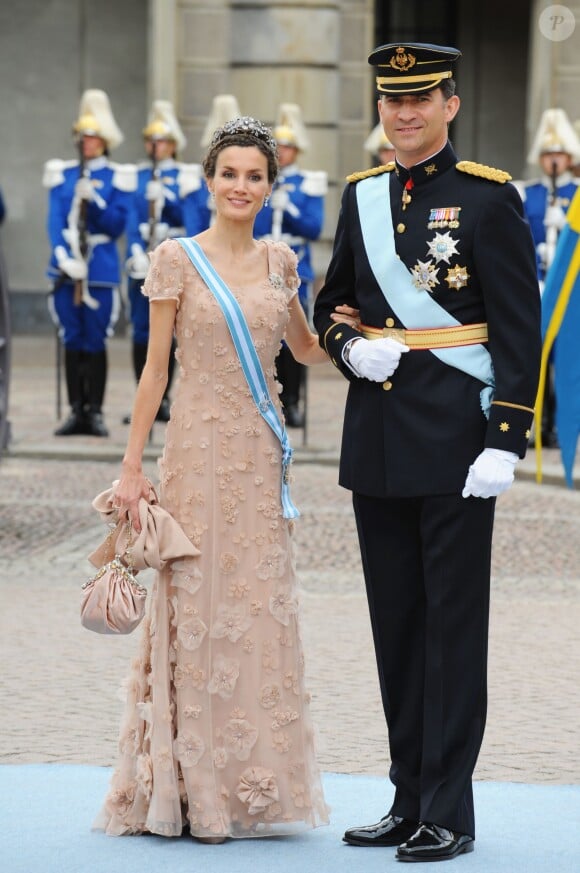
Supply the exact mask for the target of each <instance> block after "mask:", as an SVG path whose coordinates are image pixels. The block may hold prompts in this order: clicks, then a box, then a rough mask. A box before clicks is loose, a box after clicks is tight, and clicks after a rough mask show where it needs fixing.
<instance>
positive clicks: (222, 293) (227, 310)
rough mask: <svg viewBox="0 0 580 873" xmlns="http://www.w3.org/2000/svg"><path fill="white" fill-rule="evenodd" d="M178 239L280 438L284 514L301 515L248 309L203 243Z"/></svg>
mask: <svg viewBox="0 0 580 873" xmlns="http://www.w3.org/2000/svg"><path fill="white" fill-rule="evenodd" d="M177 242H178V243H179V244H180V245H181V246H182V248H183V249H184V250H185V252H186V254H187V256H188V257H189V259H190V261H191V262H192V264H193V265H194V267H195V268H196V270H197V271H198V273H199V275H200V276H201V278H202V279H203V281H204V282H205V284H206V285H207V287H208V288H209V290H210V291H211V293H212V294H213V296H214V297H215V299H216V300H217V302H218V303H219V305H220V307H221V310H222V312H223V314H224V318H225V320H226V324H227V326H228V328H229V331H230V334H231V336H232V340H233V342H234V346H235V348H236V351H237V353H238V356H239V359H240V363H241V365H242V369H243V371H244V376H245V377H246V381H247V383H248V385H249V388H250V391H251V392H252V397H253V398H254V403H255V404H256V406H257V407H258V411H259V412H260V415H261V416H262V417H263V419H264V420H265V421H266V423H267V424H268V425H269V426H270V428H271V429H272V430H273V431H274V433H275V434H276V436H277V437H278V439H279V440H280V445H281V447H282V513H283V515H284V518H297V517H298V516H299V515H300V513H299V512H298V510H297V509H296V507H295V506H294V504H293V503H292V500H291V499H290V489H289V487H288V478H289V472H290V463H291V461H292V448H291V446H290V440H289V439H288V434H287V433H286V429H285V427H284V426H283V425H282V423H281V421H280V419H279V418H278V414H277V412H276V409H275V408H274V404H273V403H272V400H271V399H270V393H269V391H268V385H267V384H266V377H265V376H264V371H263V370H262V365H261V364H260V359H259V358H258V355H257V353H256V349H255V346H254V343H253V340H252V335H251V334H250V330H249V328H248V325H247V323H246V319H245V318H244V313H243V312H242V310H241V307H240V305H239V303H238V301H237V300H236V298H235V297H234V295H233V294H232V292H231V291H230V289H229V288H228V286H227V285H226V283H225V282H224V281H223V279H222V278H221V277H220V276H219V275H218V274H217V273H216V271H215V270H214V268H213V267H212V265H211V264H210V262H209V261H208V259H207V258H206V256H205V254H204V253H203V250H202V248H201V246H200V245H199V243H197V242H195V241H194V240H192V239H188V238H186V237H179V238H178V239H177Z"/></svg>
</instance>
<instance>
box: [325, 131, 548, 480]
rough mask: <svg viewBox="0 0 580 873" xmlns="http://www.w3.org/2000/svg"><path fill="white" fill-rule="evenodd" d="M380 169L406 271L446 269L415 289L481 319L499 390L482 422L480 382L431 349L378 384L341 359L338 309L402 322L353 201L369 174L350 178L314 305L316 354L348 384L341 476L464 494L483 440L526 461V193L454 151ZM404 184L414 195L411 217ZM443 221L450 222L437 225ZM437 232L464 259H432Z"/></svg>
mask: <svg viewBox="0 0 580 873" xmlns="http://www.w3.org/2000/svg"><path fill="white" fill-rule="evenodd" d="M384 171H385V172H390V180H389V184H390V206H391V213H392V218H393V228H394V229H395V230H394V234H395V245H396V250H397V254H398V255H399V257H400V258H401V259H402V261H403V263H404V264H405V265H406V266H407V268H408V269H409V271H411V270H412V269H413V267H416V266H417V264H418V262H419V261H421V262H422V263H426V262H430V263H431V264H432V265H434V266H436V267H437V268H438V271H437V282H436V283H435V285H434V287H433V288H431V289H430V290H429V291H427V290H419V289H417V291H416V293H418V294H426V293H431V294H432V295H433V298H434V299H435V300H436V301H437V303H438V304H439V305H440V306H442V307H443V308H444V309H446V310H447V311H448V312H449V313H451V314H452V315H453V317H454V318H456V319H457V320H458V321H459V322H460V323H461V324H475V323H478V322H487V324H488V334H489V341H488V345H487V348H488V349H489V352H490V354H491V358H492V362H493V367H494V372H495V383H496V388H495V394H494V400H493V404H492V407H491V413H490V416H489V419H487V418H486V417H485V416H484V414H483V412H482V409H481V404H480V391H481V389H482V388H483V387H484V386H483V384H482V383H481V382H479V381H478V380H477V379H475V378H474V377H472V376H470V375H467V374H466V373H464V372H462V371H461V370H459V369H456V368H455V367H451V366H449V365H447V364H444V363H442V362H441V361H440V360H439V359H438V358H436V357H435V355H434V354H433V353H432V352H431V351H428V350H427V351H418V350H412V351H410V352H408V353H407V354H404V355H402V357H401V362H400V364H399V367H398V369H397V370H396V371H395V373H394V374H393V376H392V377H391V378H390V379H389V380H387V382H386V383H384V384H382V383H376V382H370V381H369V380H367V379H359V378H358V377H356V376H355V375H354V374H353V372H352V371H351V370H350V369H349V367H348V366H347V365H346V364H345V363H344V361H343V360H342V350H343V347H344V345H345V343H347V342H348V340H349V339H352V338H353V337H354V336H357V335H358V334H357V332H356V330H355V329H354V328H351V327H349V326H347V325H342V324H340V325H336V324H334V322H332V321H331V319H330V314H331V313H332V312H333V310H334V308H335V306H337V305H338V304H341V303H347V304H349V305H351V306H354V307H357V308H358V309H360V315H361V321H362V323H363V324H365V325H369V326H372V327H379V328H383V327H385V325H386V324H387V322H388V325H390V326H394V327H397V328H399V327H405V325H403V324H401V322H400V320H399V319H398V318H397V315H396V313H395V312H393V311H392V309H391V308H390V307H389V305H388V304H387V302H386V300H385V297H384V296H383V293H382V291H381V289H380V287H379V286H378V284H377V281H376V279H375V277H374V275H373V272H372V270H371V267H370V264H369V262H368V258H367V254H366V251H365V247H364V242H363V238H362V233H361V226H360V220H359V214H358V205H357V200H356V177H357V176H360V175H362V174H355V176H354V177H349V178H352V179H353V181H350V182H349V184H348V185H347V186H346V188H345V191H344V194H343V198H342V207H341V212H340V216H339V220H338V227H337V231H336V237H335V243H334V251H333V256H332V260H331V263H330V265H329V269H328V273H327V276H326V280H325V284H324V286H323V287H322V289H321V291H320V293H319V295H318V297H317V300H316V303H315V309H314V323H315V326H316V329H317V331H318V333H319V335H320V342H321V344H322V346H323V347H324V348H325V349H326V351H327V352H328V354H329V357H330V359H331V360H332V362H333V363H334V365H335V366H336V367H338V369H340V370H341V372H342V373H343V374H344V375H345V376H346V378H347V379H349V380H350V386H349V391H348V399H347V404H346V410H345V418H344V427H343V439H342V450H341V460H340V475H339V482H340V484H341V485H342V486H344V487H345V488H348V489H350V490H351V491H356V492H358V493H360V494H364V495H367V496H370V497H415V496H421V495H433V494H452V493H457V492H460V491H461V490H462V488H463V485H464V483H465V478H466V475H467V471H468V468H469V465H470V464H472V463H473V461H474V460H475V458H476V457H477V455H478V454H479V453H480V452H481V451H482V449H483V448H484V446H487V447H494V448H500V449H506V450H508V451H512V452H516V453H517V454H518V455H519V456H520V457H523V455H524V454H525V451H526V446H527V441H528V437H529V430H530V427H531V423H532V419H533V406H534V402H535V396H536V389H537V381H538V370H539V360H540V351H541V341H540V295H539V289H538V281H537V277H536V258H535V252H534V245H533V242H532V237H531V233H530V228H529V225H528V223H527V221H526V219H525V217H524V214H523V209H522V203H521V199H520V196H519V194H518V192H517V190H516V189H515V188H514V186H513V185H511V184H509V183H507V182H506V178H509V176H507V174H504V173H502V172H501V171H494V170H492V169H491V168H488V167H484V166H482V165H479V164H470V163H467V162H464V163H458V161H457V157H456V155H455V154H454V152H453V149H452V148H451V146H450V145H449V144H447V145H446V146H445V147H444V148H443V149H442V151H441V152H439V153H438V154H437V155H435V156H434V157H433V158H430V159H429V160H427V161H425V162H423V163H422V164H418V165H416V166H414V167H412V168H411V170H410V171H408V170H406V169H405V168H403V167H402V166H400V165H399V164H390V165H386V167H385V168H384ZM369 175H370V174H369ZM409 176H411V179H412V183H413V187H412V189H411V190H410V192H409V193H410V195H411V201H410V202H409V203H408V204H407V206H406V208H405V209H403V203H402V195H403V190H404V186H405V183H406V182H407V180H408V179H409ZM434 210H438V212H437V213H435V212H434ZM437 215H438V216H444V217H445V216H447V220H446V219H445V218H444V219H443V221H442V222H440V223H439V224H437V221H436V220H435V219H436V216H437ZM377 220H380V218H379V217H377ZM449 222H452V223H451V224H450V223H449ZM456 225H458V226H456ZM436 233H440V234H447V233H449V234H450V236H451V239H452V240H453V242H454V243H455V246H454V248H455V249H456V253H454V254H451V255H449V254H448V258H447V261H445V260H439V261H438V262H436V259H435V257H434V256H433V255H431V254H430V249H429V243H432V242H433V240H434V239H435V234H436ZM453 268H461V269H460V272H461V273H462V274H463V275H464V276H465V279H466V284H464V285H463V286H462V287H459V288H458V287H454V286H452V285H450V284H449V283H448V282H447V281H446V278H447V275H448V270H449V269H453ZM464 271H466V273H464ZM412 293H415V289H413V291H412ZM430 326H432V325H424V327H426V328H428V327H430Z"/></svg>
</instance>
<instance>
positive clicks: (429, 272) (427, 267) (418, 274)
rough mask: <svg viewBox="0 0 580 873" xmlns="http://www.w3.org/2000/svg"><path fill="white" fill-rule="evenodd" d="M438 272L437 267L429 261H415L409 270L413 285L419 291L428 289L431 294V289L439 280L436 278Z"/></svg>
mask: <svg viewBox="0 0 580 873" xmlns="http://www.w3.org/2000/svg"><path fill="white" fill-rule="evenodd" d="M438 272H439V269H438V268H437V267H436V266H435V264H432V263H431V261H417V263H416V264H415V266H414V267H413V269H412V270H411V275H412V277H413V285H414V286H415V288H418V289H419V291H428V292H429V294H431V293H432V292H431V289H432V288H434V287H435V286H436V285H437V284H438V282H439V280H438V278H437V273H438Z"/></svg>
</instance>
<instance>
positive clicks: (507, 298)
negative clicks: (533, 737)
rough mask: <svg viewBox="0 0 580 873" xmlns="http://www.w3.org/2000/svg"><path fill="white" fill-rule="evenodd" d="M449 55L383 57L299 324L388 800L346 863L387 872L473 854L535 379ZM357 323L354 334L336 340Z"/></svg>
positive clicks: (516, 212) (394, 48) (492, 174)
mask: <svg viewBox="0 0 580 873" xmlns="http://www.w3.org/2000/svg"><path fill="white" fill-rule="evenodd" d="M459 55H460V52H459V51H458V50H457V49H454V48H448V47H442V46H432V45H426V44H408V45H399V44H393V45H384V46H380V47H379V48H377V49H375V50H374V51H373V52H372V54H371V55H370V57H369V63H371V64H373V65H376V66H377V67H378V71H377V78H376V81H377V87H378V90H379V92H380V98H379V102H378V109H379V116H380V118H381V121H382V124H383V127H384V130H385V133H386V135H387V136H388V138H389V139H390V140H391V142H392V143H393V145H394V146H395V149H396V161H395V162H393V163H392V164H390V165H387V166H386V167H378V168H375V169H371V170H367V171H366V172H362V173H355V174H354V175H353V176H350V177H349V180H348V181H349V184H348V185H347V187H346V190H345V192H344V195H343V200H342V209H341V213H340V217H339V222H338V228H337V232H336V238H335V246H334V252H333V256H332V260H331V263H330V266H329V270H328V274H327V277H326V282H325V285H324V286H323V288H322V290H321V291H320V294H319V296H318V298H317V300H316V304H315V311H314V322H315V325H316V328H317V329H318V331H319V334H320V337H321V343H322V345H323V346H324V348H326V349H327V351H328V354H329V356H330V358H331V360H332V361H333V363H334V364H335V366H336V367H338V369H339V370H340V371H341V372H342V373H343V374H344V375H345V376H346V378H347V379H348V380H349V381H350V387H349V393H348V399H347V405H346V412H345V419H344V431H343V441H342V452H341V461H340V484H341V485H342V486H344V487H345V488H348V489H350V490H351V491H352V492H353V504H354V511H355V517H356V522H357V528H358V534H359V541H360V547H361V555H362V563H363V569H364V574H365V580H366V585H367V594H368V600H369V607H370V616H371V624H372V629H373V635H374V643H375V649H376V656H377V664H378V670H379V679H380V685H381V692H382V699H383V705H384V710H385V716H386V720H387V726H388V732H389V744H390V753H391V769H390V777H391V780H392V782H393V783H394V785H395V796H394V800H393V803H392V806H391V808H390V810H389V812H388V813H387V815H386V816H385V817H384V818H383V819H381V821H379V822H378V823H377V824H374V825H370V826H366V827H362V826H361V827H357V828H351V829H349V830H347V832H346V834H345V837H344V839H345V840H346V842H348V843H350V844H352V845H355V846H398V849H397V858H398V859H399V860H402V861H431V860H436V861H440V860H445V859H448V858H454V857H456V856H457V855H459V854H461V853H464V852H468V851H471V850H472V849H473V846H474V837H475V821H474V809H473V794H472V784H471V779H472V773H473V769H474V767H475V763H476V760H477V756H478V752H479V748H480V745H481V741H482V737H483V731H484V724H485V717H486V659H487V632H488V611H489V588H490V555H491V538H492V526H493V515H494V505H495V497H496V496H497V495H498V494H500V493H501V492H502V491H505V490H506V489H507V488H508V487H509V486H510V485H511V483H512V481H513V478H514V468H515V465H516V463H517V461H518V457H523V455H524V453H525V451H526V446H527V440H528V432H529V428H530V426H531V422H532V415H533V406H534V399H535V394H536V385H537V379H538V368H539V359H540V297H539V290H538V283H537V278H536V270H535V255H534V247H533V242H532V239H531V235H530V230H529V226H528V224H527V222H526V221H525V219H524V217H523V210H522V204H521V200H520V197H519V196H518V193H517V191H516V190H515V188H514V187H513V186H512V185H509V184H507V181H508V179H509V178H510V177H509V175H508V174H507V173H505V172H502V171H500V170H494V169H492V168H490V167H486V166H483V165H480V164H474V163H471V162H466V161H458V159H457V157H456V155H455V153H454V151H453V149H452V147H451V145H450V143H449V141H448V125H449V123H450V122H451V121H452V120H453V118H454V117H455V115H456V113H457V111H458V109H459V98H458V97H457V96H456V95H455V93H454V92H455V84H454V82H453V79H452V65H453V61H455V59H456V58H458V57H459ZM339 303H346V304H349V305H351V306H353V307H355V308H358V309H359V310H360V318H361V322H362V324H361V328H360V333H357V331H356V330H355V329H354V328H352V327H351V326H348V325H345V324H336V323H335V322H334V321H333V320H332V318H331V313H332V311H333V310H334V308H335V307H336V305H337V304H339Z"/></svg>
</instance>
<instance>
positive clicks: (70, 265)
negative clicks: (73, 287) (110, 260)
mask: <svg viewBox="0 0 580 873" xmlns="http://www.w3.org/2000/svg"><path fill="white" fill-rule="evenodd" d="M54 255H55V257H56V262H57V264H58V266H59V267H60V269H61V270H62V271H63V273H66V274H67V276H70V278H71V279H74V280H75V282H76V281H77V280H79V279H86V278H87V275H88V269H87V264H86V262H85V261H83V259H82V258H72V257H71V256H70V255H68V254H67V251H66V249H65V248H64V246H57V247H56V249H55V250H54Z"/></svg>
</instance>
